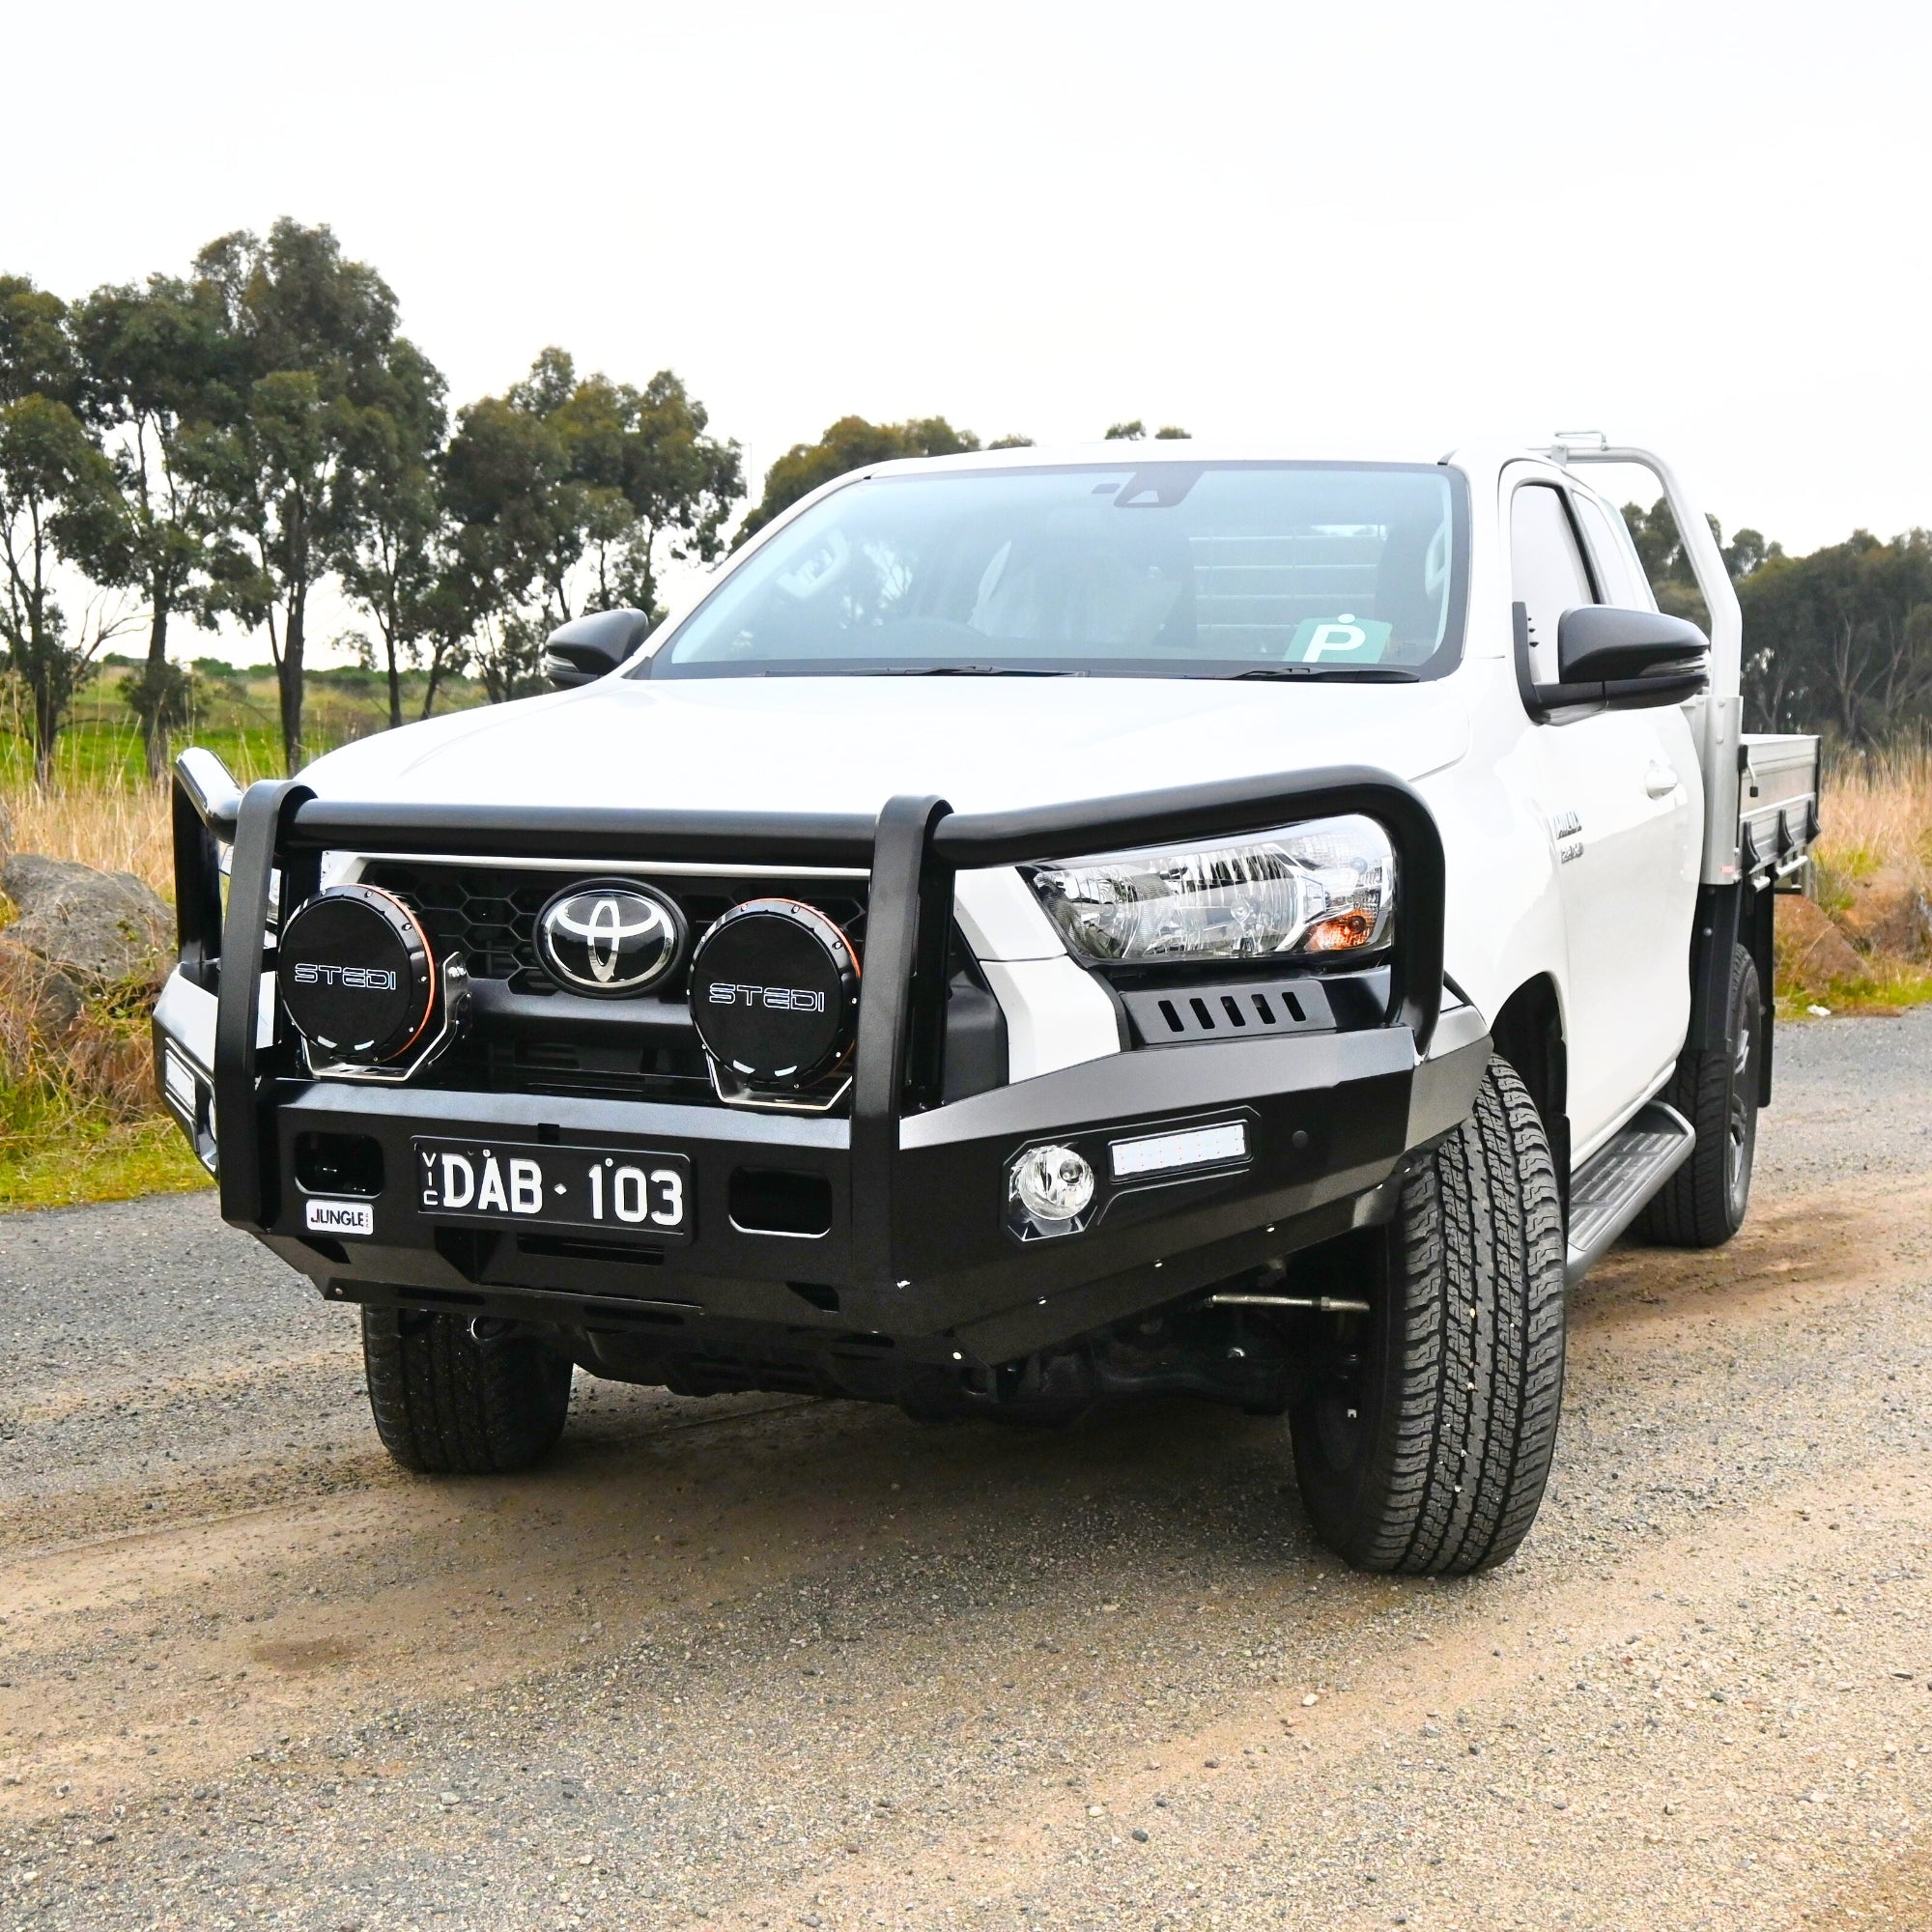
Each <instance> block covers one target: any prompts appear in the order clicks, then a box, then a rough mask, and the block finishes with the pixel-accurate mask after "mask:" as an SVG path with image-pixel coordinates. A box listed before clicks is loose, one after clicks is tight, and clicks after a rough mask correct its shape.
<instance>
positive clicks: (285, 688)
mask: <svg viewBox="0 0 1932 1932" xmlns="http://www.w3.org/2000/svg"><path fill="white" fill-rule="evenodd" d="M307 623H308V585H307V584H306V583H305V582H299V581H298V582H295V583H292V584H291V585H290V586H289V611H288V624H287V628H286V630H285V631H284V633H283V637H282V661H281V663H280V664H279V665H278V666H277V667H276V674H277V682H278V683H279V684H280V686H281V698H282V755H283V757H284V758H285V759H286V760H287V761H288V768H289V774H290V776H291V777H293V776H294V775H295V773H297V772H298V771H299V770H300V769H301V763H302V645H303V643H304V641H305V640H306V637H307Z"/></svg>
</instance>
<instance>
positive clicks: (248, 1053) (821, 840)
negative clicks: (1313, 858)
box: [174, 750, 1446, 1287]
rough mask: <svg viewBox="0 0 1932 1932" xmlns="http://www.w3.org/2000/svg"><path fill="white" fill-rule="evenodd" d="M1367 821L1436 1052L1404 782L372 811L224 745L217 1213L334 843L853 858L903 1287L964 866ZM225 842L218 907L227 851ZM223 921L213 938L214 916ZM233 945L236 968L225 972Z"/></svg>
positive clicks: (863, 993)
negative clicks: (1374, 827)
mask: <svg viewBox="0 0 1932 1932" xmlns="http://www.w3.org/2000/svg"><path fill="white" fill-rule="evenodd" d="M1349 812H1360V813H1363V814H1366V815H1368V816H1371V817H1374V818H1375V819H1377V820H1378V822H1379V823H1380V824H1382V825H1383V826H1384V827H1385V828H1386V829H1387V831H1388V833H1389V837H1390V839H1391V842H1392V843H1393V845H1394V847H1395V852H1396V863H1397V868H1398V879H1399V881H1400V887H1399V890H1400V893H1401V901H1400V909H1399V912H1398V916H1397V921H1396V930H1395V939H1394V943H1393V946H1392V949H1391V952H1390V961H1389V964H1390V988H1389V1001H1388V1009H1387V1017H1386V1019H1385V1021H1384V1024H1385V1025H1388V1026H1392V1027H1405V1028H1406V1029H1407V1030H1408V1032H1409V1033H1410V1034H1411V1036H1412V1037H1413V1040H1414V1047H1415V1052H1416V1055H1417V1057H1418V1059H1419V1058H1421V1057H1422V1056H1423V1055H1425V1054H1426V1053H1427V1052H1428V1048H1429V1042H1430V1038H1431V1037H1432V1035H1433V1034H1434V1031H1435V1021H1436V1016H1437V1013H1438V1012H1439V1010H1440V1008H1441V1002H1442V923H1443V907H1444V896H1445V889H1446V888H1445V873H1444V863H1443V854H1442V840H1441V837H1440V835H1439V834H1438V832H1437V831H1436V827H1435V818H1434V816H1433V815H1432V814H1431V812H1430V810H1429V808H1428V807H1427V806H1426V805H1425V804H1424V803H1423V801H1422V799H1421V797H1420V796H1419V795H1418V794H1417V793H1416V792H1415V790H1414V789H1413V788H1412V787H1411V786H1409V785H1408V784H1406V783H1405V782H1404V781H1402V780H1401V779H1399V778H1396V777H1395V776H1394V775H1393V774H1391V773H1388V772H1383V771H1377V770H1375V769H1373V768H1372V767H1367V766H1334V767H1329V768H1325V769H1319V770H1315V771H1308V772H1299V773H1289V774H1283V775H1280V776H1275V777H1264V778H1241V779H1226V780H1219V781H1213V782H1210V783H1206V784H1195V785H1181V786H1175V787H1171V788H1168V789H1164V790H1159V791H1145V792H1135V793H1127V794H1123V795H1120V796H1116V797H1109V798H1100V799H1093V800H1083V801H1079V802H1075V803H1070V804H1061V805H1048V806H1033V807H1025V808H1021V809H1019V810H1011V811H998V812H956V811H953V810H952V808H951V807H950V806H949V805H948V804H947V803H946V801H945V800H944V799H940V798H935V797H918V796H900V797H895V798H894V799H892V800H890V801H889V802H888V803H887V805H886V806H885V808H884V810H881V811H880V813H879V815H878V817H877V818H876V819H872V818H867V817H864V816H861V815H858V814H809V813H800V814H793V813H779V812H734V811H682V810H639V811H632V810H613V809H609V808H592V809H576V808H571V807H563V806H534V807H526V808H521V809H508V808H494V807H468V806H450V805H441V804H393V805H373V804H367V803H358V802H351V801H337V800H330V799H323V798H318V797H317V796H316V795H315V793H314V792H313V791H312V790H311V789H310V788H309V787H308V786H307V785H305V784H303V783H302V782H300V781H298V780H262V781H259V782H257V783H255V784H253V785H250V786H249V787H248V789H247V790H246V792H241V793H238V791H237V788H236V787H235V785H234V781H232V780H230V779H229V778H228V775H227V773H226V771H225V769H224V768H223V767H222V766H221V763H220V761H219V760H218V759H217V758H215V757H214V756H213V753H208V752H205V751H201V750H194V751H189V752H185V753H183V754H182V756H181V757H180V759H178V760H177V762H176V771H175V799H174V832H175V839H174V844H175V865H176V904H177V908H178V912H177V919H178V924H179V928H180V938H181V950H182V961H183V968H184V971H185V972H186V973H187V975H188V976H189V977H190V978H191V979H192V980H194V981H195V983H196V984H198V985H201V986H203V987H204V988H207V989H209V990H213V991H214V992H215V993H216V994H217V1008H216V1017H215V1044H214V1065H213V1069H212V1071H213V1087H214V1112H215V1124H216V1137H217V1144H218V1147H219V1150H220V1161H219V1181H220V1190H221V1214H222V1218H223V1219H224V1220H225V1221H228V1222H230V1223H231V1224H233V1225H235V1226H238V1227H244V1228H249V1229H253V1230H256V1231H258V1232H260V1231H263V1230H265V1229H266V1228H267V1227H268V1226H269V1225H270V1222H271V1221H272V1219H273V1217H274V1213H275V1199H274V1193H275V1187H274V1179H273V1178H272V1177H270V1175H268V1174H267V1173H266V1172H265V1168H264V1162H263V1157H262V1150H263V1147H264V1146H265V1145H266V1144H267V1140H268V1136H267V1133H266V1124H267V1123H266V1121H265V1119H264V1114H263V1110H264V1107H265V1105H266V1103H267V1102H268V1100H269V1098H270V1092H271V1089H272V1085H273V1083H274V1081H275V1080H276V1079H277V1078H278V1077H282V1076H284V1075H288V1074H293V1073H294V1071H295V1066H294V1063H293V1060H292V1059H291V1060H288V1062H287V1064H286V1065H284V1064H283V1061H284V1058H285V1048H284V1045H283V1043H282V1042H280V1041H279V1039H271V1040H269V1041H261V1040H258V1027H259V1021H258V1013H259V1009H260V1003H261V989H262V976H263V974H264V973H265V972H267V971H270V970H271V969H272V966H273V963H274V962H273V950H272V949H273V942H272V939H271V937H270V935H271V932H272V931H273V930H274V929H276V928H277V927H278V926H279V923H280V919H281V917H282V916H283V915H284V914H285V913H287V912H290V911H293V909H294V908H295V906H296V905H298V903H299V902H300V901H301V899H303V898H304V897H306V896H307V895H308V894H309V893H310V892H312V891H313V890H314V889H315V886H316V883H317V880H318V878H319V874H320V867H321V861H322V855H323V853H324V852H325V851H382V852H385V853H420V852H436V853H452V854H458V855H462V856H480V855H489V854H496V853H500V852H504V851H513V852H517V853H520V854H523V855H526V856H528V857H531V858H539V857H551V858H569V859H581V860H583V861H585V862H595V861H598V860H621V859H637V858H640V857H649V858H652V859H658V860H663V861H667V862H672V861H695V862H699V863H703V862H712V863H730V864H732V865H734V866H735V865H741V864H746V863H751V864H756V865H761V866H764V865H768V866H771V867H773V868H774V869H775V870H776V869H781V868H783V867H788V866H814V867H816V866H826V867H861V868H864V869H865V870H867V872H868V874H869V876H870V881H871V885H870V895H869V913H868V919H867V947H866V962H865V977H864V980H863V982H862V985H861V990H860V1000H859V1037H858V1048H857V1054H856V1062H855V1070H854V1083H853V1095H852V1118H851V1127H850V1148H851V1159H850V1164H849V1184H850V1201H849V1210H850V1217H851V1228H852V1240H853V1259H854V1263H855V1265H856V1268H857V1270H858V1271H859V1272H860V1273H862V1274H863V1275H864V1276H866V1277H867V1278H868V1279H870V1280H872V1281H873V1282H875V1283H876V1284H878V1285H880V1286H883V1287H890V1286H894V1285H895V1283H896V1279H897V1278H896V1275H895V1267H894V1259H893V1236H892V1230H893V1186H894V1179H895V1165H896V1159H897V1154H898V1150H899V1123H900V1121H901V1119H902V1118H903V1117H904V1115H905V1114H906V1113H907V1112H908V1111H909V1106H908V1103H909V1102H910V1103H911V1107H910V1110H911V1111H917V1110H919V1109H920V1108H921V1107H922V1106H923V1105H924V1104H927V1103H929V1101H930V1099H931V1098H932V1097H933V1096H935V1095H936V1092H937V1087H936V1080H937V1069H938V1052H939V1041H940V1028H941V1025H942V1024H943V1004H944V995H945V959H946V948H947V940H948V935H949V933H950V931H951V928H952V881H953V876H954V874H955V873H957V872H960V871H965V870H971V869H975V868H978V867H994V866H1009V865H1018V864H1026V863H1036V864H1047V863H1052V862H1055V861H1059V860H1065V859H1074V858H1080V857H1083V856H1086V855H1089V854H1093V853H1098V852H1106V851H1120V850H1125V849H1132V848H1135V847H1140V846H1148V845H1157V844H1173V843H1180V842H1185V841H1188V840H1193V839H1202V838H1236V837H1244V836H1248V835H1252V834H1256V833H1262V832H1268V831H1273V830H1275V829H1277V828H1279V827H1281V826H1283V825H1286V824H1289V823H1292V822H1293V821H1294V820H1296V819H1303V818H1312V817H1329V816H1337V815H1341V814H1344V813H1349ZM222 844H232V846H233V857H232V862H231V866H230V882H229V891H228V903H227V912H226V918H225V920H221V919H219V917H218V915H219V909H220V905H221V893H220V846H221V845H222ZM217 927H218V929H217ZM224 955H225V956H226V957H227V958H228V959H230V960H231V961H232V962H235V963H236V964H237V965H238V966H239V968H240V970H234V971H228V972H223V971H221V970H220V961H221V959H222V957H223V956H224Z"/></svg>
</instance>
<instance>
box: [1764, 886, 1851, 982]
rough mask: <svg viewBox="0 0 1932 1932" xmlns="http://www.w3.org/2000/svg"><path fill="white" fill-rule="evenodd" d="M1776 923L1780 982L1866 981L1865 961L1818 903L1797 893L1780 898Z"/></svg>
mask: <svg viewBox="0 0 1932 1932" xmlns="http://www.w3.org/2000/svg"><path fill="white" fill-rule="evenodd" d="M1776 920H1777V977H1778V979H1779V980H1780V981H1784V982H1789V981H1795V982H1797V983H1798V984H1799V985H1811V986H1819V985H1825V984H1828V983H1829V982H1830V981H1832V980H1858V979H1861V978H1863V976H1864V974H1865V972H1866V971H1867V968H1866V965H1865V962H1864V959H1863V958H1862V957H1861V954H1860V953H1859V951H1858V949H1857V948H1856V947H1855V946H1853V944H1852V942H1851V941H1850V940H1849V939H1847V938H1846V937H1845V935H1844V934H1843V933H1842V932H1840V931H1839V930H1838V928H1837V927H1836V926H1835V925H1833V923H1832V921H1831V919H1830V918H1829V917H1828V916H1827V914H1826V913H1825V911H1824V909H1823V908H1822V907H1821V906H1820V905H1818V903H1817V902H1816V901H1815V900H1813V899H1807V898H1801V897H1799V896H1798V895H1796V894H1792V895H1785V896H1781V897H1780V898H1779V899H1778V901H1777V913H1776Z"/></svg>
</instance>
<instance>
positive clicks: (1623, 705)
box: [1511, 604, 1711, 725]
mask: <svg viewBox="0 0 1932 1932" xmlns="http://www.w3.org/2000/svg"><path fill="white" fill-rule="evenodd" d="M1511 616H1512V619H1513V623H1514V627H1515V631H1516V683H1517V690H1518V691H1519V692H1520V694H1521V696H1522V708H1523V709H1524V710H1525V711H1526V712H1528V714H1529V715H1530V717H1532V718H1533V719H1535V720H1536V722H1537V723H1538V724H1539V725H1542V724H1547V723H1548V722H1549V720H1550V719H1551V717H1552V716H1554V715H1555V714H1556V713H1558V712H1565V713H1570V714H1572V715H1581V714H1582V713H1585V712H1589V711H1641V710H1648V709H1650V708H1651V707H1653V706H1661V705H1665V704H1682V703H1684V702H1685V701H1686V700H1687V699H1688V698H1692V697H1695V696H1697V694H1698V693H1699V692H1700V691H1706V690H1708V689H1709V688H1710V683H1711V669H1710V649H1711V646H1710V643H1709V641H1708V639H1706V638H1705V636H1704V634H1703V632H1702V631H1700V630H1699V629H1698V628H1697V627H1696V625H1695V624H1687V623H1686V622H1685V621H1684V620H1683V618H1681V617H1666V616H1664V615H1662V612H1660V611H1623V610H1618V609H1617V608H1616V607H1615V606H1613V605H1607V604H1585V605H1580V606H1578V607H1577V609H1576V610H1574V611H1564V613H1563V615H1562V617H1561V618H1560V619H1559V620H1558V623H1557V628H1556V662H1557V665H1558V667H1559V668H1560V670H1561V673H1562V675H1561V680H1560V682H1558V683H1556V684H1538V683H1536V682H1535V681H1534V678H1533V674H1532V671H1531V668H1530V654H1529V610H1528V607H1527V606H1526V605H1523V604H1516V605H1513V606H1512V607H1511Z"/></svg>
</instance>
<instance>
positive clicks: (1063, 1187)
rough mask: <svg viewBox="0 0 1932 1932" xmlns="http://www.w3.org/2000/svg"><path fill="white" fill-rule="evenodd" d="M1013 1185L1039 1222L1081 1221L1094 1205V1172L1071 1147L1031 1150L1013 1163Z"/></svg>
mask: <svg viewBox="0 0 1932 1932" xmlns="http://www.w3.org/2000/svg"><path fill="white" fill-rule="evenodd" d="M1012 1184H1013V1196H1014V1199H1015V1200H1017V1201H1018V1202H1019V1204H1020V1206H1021V1207H1022V1208H1025V1209H1026V1211H1027V1212H1028V1213H1029V1214H1031V1215H1032V1216H1033V1218H1034V1219H1035V1220H1036V1221H1073V1220H1077V1219H1078V1218H1079V1217H1080V1216H1081V1215H1082V1214H1084V1213H1085V1212H1086V1211H1087V1209H1088V1208H1090V1207H1091V1206H1092V1205H1093V1201H1094V1169H1093V1167H1092V1165H1091V1164H1090V1163H1089V1161H1088V1160H1087V1158H1086V1156H1085V1155H1084V1154H1078V1153H1075V1152H1074V1151H1073V1150H1072V1149H1071V1148H1068V1147H1042V1148H1029V1149H1028V1150H1027V1151H1026V1152H1025V1153H1023V1154H1021V1155H1020V1157H1019V1159H1018V1160H1016V1161H1015V1162H1014V1163H1013V1183H1012Z"/></svg>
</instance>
